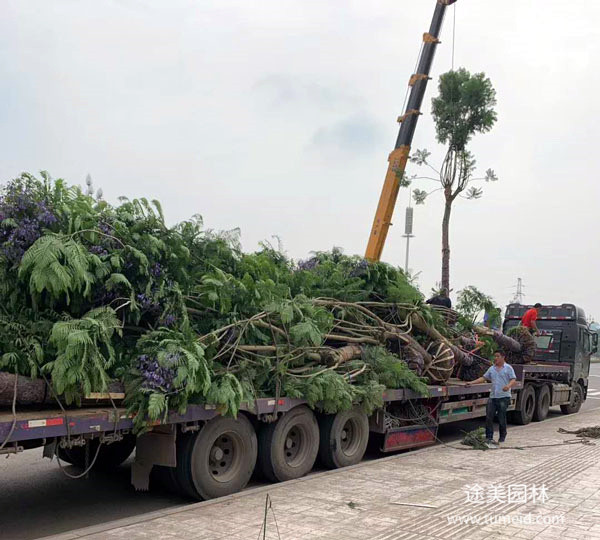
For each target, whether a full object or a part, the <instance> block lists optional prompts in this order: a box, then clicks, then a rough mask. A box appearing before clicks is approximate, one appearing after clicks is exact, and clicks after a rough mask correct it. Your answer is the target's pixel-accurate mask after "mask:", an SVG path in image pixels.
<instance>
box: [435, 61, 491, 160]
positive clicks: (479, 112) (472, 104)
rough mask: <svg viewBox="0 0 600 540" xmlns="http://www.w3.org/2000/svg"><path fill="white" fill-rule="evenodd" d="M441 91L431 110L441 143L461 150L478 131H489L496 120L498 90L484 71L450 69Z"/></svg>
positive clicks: (442, 79)
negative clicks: (495, 108) (471, 71)
mask: <svg viewBox="0 0 600 540" xmlns="http://www.w3.org/2000/svg"><path fill="white" fill-rule="evenodd" d="M438 91H439V94H438V96H436V97H435V98H433V100H432V111H431V113H432V116H433V119H434V121H435V126H436V132H437V139H438V141H439V142H440V143H442V144H447V145H448V146H449V147H450V148H452V149H454V150H457V151H462V150H464V149H465V147H466V146H467V143H468V142H469V141H470V140H471V138H472V136H473V135H474V134H475V133H486V132H487V131H490V129H492V127H493V125H494V124H495V123H496V119H497V114H496V111H495V110H494V107H495V105H496V91H495V90H494V87H493V86H492V83H491V81H490V79H488V78H487V77H486V76H485V74H484V73H475V74H473V75H471V73H469V72H468V71H467V70H466V69H464V68H460V69H458V70H456V71H449V72H447V73H444V74H443V75H441V76H440V81H439V84H438Z"/></svg>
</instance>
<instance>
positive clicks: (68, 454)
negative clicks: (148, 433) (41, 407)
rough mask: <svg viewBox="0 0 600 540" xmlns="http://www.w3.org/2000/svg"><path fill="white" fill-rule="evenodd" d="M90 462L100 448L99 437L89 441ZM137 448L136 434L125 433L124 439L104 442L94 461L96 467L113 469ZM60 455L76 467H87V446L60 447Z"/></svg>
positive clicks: (63, 459) (60, 457)
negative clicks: (109, 442)
mask: <svg viewBox="0 0 600 540" xmlns="http://www.w3.org/2000/svg"><path fill="white" fill-rule="evenodd" d="M87 444H88V445H89V447H90V449H89V459H90V462H91V460H92V459H94V456H95V455H96V451H97V450H98V439H93V440H91V441H88V442H87ZM134 449H135V435H131V434H129V435H125V436H124V437H123V440H121V441H118V442H114V443H112V444H103V445H102V448H100V451H99V452H98V458H97V459H96V463H94V469H102V470H105V471H106V470H111V469H114V468H116V467H118V466H119V465H121V463H123V462H124V461H125V460H126V459H127V458H128V457H129V456H130V455H131V453H132V452H133V450H134ZM58 457H59V459H60V460H61V461H66V462H67V463H71V464H72V465H75V466H76V467H81V468H84V467H85V446H74V447H73V448H59V449H58Z"/></svg>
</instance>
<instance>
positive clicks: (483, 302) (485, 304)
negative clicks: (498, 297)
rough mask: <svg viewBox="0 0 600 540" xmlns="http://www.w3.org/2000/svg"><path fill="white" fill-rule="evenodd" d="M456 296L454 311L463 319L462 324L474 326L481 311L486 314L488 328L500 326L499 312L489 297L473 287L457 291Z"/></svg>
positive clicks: (498, 308)
mask: <svg viewBox="0 0 600 540" xmlns="http://www.w3.org/2000/svg"><path fill="white" fill-rule="evenodd" d="M457 296H458V302H457V303H456V311H458V313H459V314H460V315H461V316H462V317H464V319H465V321H463V324H465V323H466V324H467V325H470V326H472V325H474V324H475V323H477V321H478V318H479V316H480V314H481V312H482V311H483V312H485V313H487V314H488V322H489V325H490V326H492V327H497V326H499V325H500V322H501V310H500V307H499V306H498V305H497V304H496V302H494V299H493V298H492V297H491V296H488V295H487V294H485V293H483V292H481V291H480V290H479V289H478V288H477V287H475V286H473V285H469V286H467V287H465V288H464V289H462V290H461V291H459V292H458V295H457Z"/></svg>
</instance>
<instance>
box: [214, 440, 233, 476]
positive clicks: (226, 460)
mask: <svg viewBox="0 0 600 540" xmlns="http://www.w3.org/2000/svg"><path fill="white" fill-rule="evenodd" d="M208 461H209V467H210V471H211V473H212V475H213V477H215V478H220V477H222V476H225V475H227V473H229V472H230V469H231V468H232V465H233V464H234V463H235V462H236V456H235V452H234V441H233V440H232V439H231V437H229V436H228V435H222V436H220V437H218V438H217V440H216V441H215V442H214V444H213V446H212V448H211V449H210V453H209V459H208Z"/></svg>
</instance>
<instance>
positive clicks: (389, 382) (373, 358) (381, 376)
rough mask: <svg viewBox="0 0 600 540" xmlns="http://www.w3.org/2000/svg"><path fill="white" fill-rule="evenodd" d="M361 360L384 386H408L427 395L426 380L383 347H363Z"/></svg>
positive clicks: (418, 392) (422, 394) (374, 377)
mask: <svg viewBox="0 0 600 540" xmlns="http://www.w3.org/2000/svg"><path fill="white" fill-rule="evenodd" d="M363 360H364V361H365V362H366V363H367V364H368V365H369V367H370V368H371V371H372V374H373V375H374V376H373V379H374V380H375V381H376V382H378V383H380V384H382V385H383V386H384V387H385V388H409V389H411V390H414V391H415V392H416V393H417V394H420V395H421V396H427V395H428V393H429V391H428V389H427V381H426V379H423V378H422V377H419V376H418V375H417V374H416V373H415V372H414V371H411V370H410V369H409V367H408V365H407V364H406V362H404V361H403V360H401V359H400V358H398V357H397V356H395V355H393V354H392V353H390V352H389V351H388V350H387V349H385V348H383V347H365V348H364V349H363Z"/></svg>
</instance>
